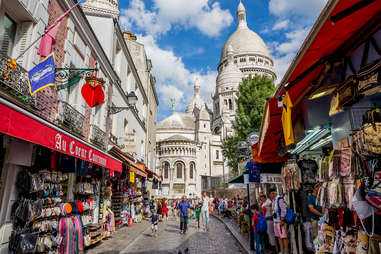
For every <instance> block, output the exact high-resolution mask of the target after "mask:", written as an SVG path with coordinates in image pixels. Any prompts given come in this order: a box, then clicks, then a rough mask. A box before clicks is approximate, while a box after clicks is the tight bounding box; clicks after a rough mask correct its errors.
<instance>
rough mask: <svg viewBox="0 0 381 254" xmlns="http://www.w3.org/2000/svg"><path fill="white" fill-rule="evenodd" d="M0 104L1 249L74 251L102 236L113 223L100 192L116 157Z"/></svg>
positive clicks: (117, 169)
mask: <svg viewBox="0 0 381 254" xmlns="http://www.w3.org/2000/svg"><path fill="white" fill-rule="evenodd" d="M0 107H1V108H0V110H1V112H2V113H4V114H2V117H0V160H1V168H0V172H1V181H0V183H1V186H0V191H1V192H0V193H1V196H0V197H1V198H0V204H1V205H0V207H1V208H0V225H1V228H0V236H1V238H0V239H1V243H0V252H1V253H67V252H68V253H79V252H81V251H83V250H85V248H87V247H90V246H91V245H93V244H95V243H97V242H99V241H101V240H102V239H103V238H104V237H105V236H107V232H109V231H111V230H109V228H110V225H113V224H112V223H110V222H111V221H112V222H113V216H110V214H112V213H111V212H109V213H108V211H109V208H108V207H107V206H106V201H105V200H106V199H107V198H104V196H107V195H105V194H104V193H107V190H108V189H107V187H108V186H111V184H110V182H111V179H112V178H113V177H114V176H115V174H116V173H117V174H121V172H122V163H121V161H119V160H118V159H115V158H114V157H112V156H110V155H108V154H105V153H104V152H102V151H101V150H99V149H97V148H95V147H93V146H92V145H90V144H88V143H85V142H84V141H82V140H80V139H78V138H77V137H75V136H73V135H71V134H70V133H68V132H66V131H64V130H62V129H59V128H58V127H56V126H54V125H52V124H50V123H48V122H46V121H44V120H42V119H40V118H37V117H33V115H31V114H29V115H28V113H27V112H24V111H23V110H20V109H19V108H17V107H15V108H12V107H11V106H6V105H3V104H0ZM1 121H4V122H1ZM20 122H23V123H25V124H23V125H21V124H20Z"/></svg>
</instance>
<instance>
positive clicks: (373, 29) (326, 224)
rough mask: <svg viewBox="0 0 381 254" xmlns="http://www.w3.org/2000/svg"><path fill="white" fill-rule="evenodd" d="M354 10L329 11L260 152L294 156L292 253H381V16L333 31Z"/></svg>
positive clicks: (275, 101)
mask: <svg viewBox="0 0 381 254" xmlns="http://www.w3.org/2000/svg"><path fill="white" fill-rule="evenodd" d="M349 7H350V3H349V2H345V1H337V5H336V6H330V5H328V6H327V7H326V8H325V9H324V10H323V13H322V14H321V18H320V19H319V20H318V21H317V24H315V26H314V27H313V28H312V31H311V33H310V35H309V37H307V39H306V41H308V44H304V45H303V46H302V48H301V49H300V51H299V53H298V55H297V57H296V58H297V61H294V63H293V64H294V65H295V66H291V67H290V69H289V71H288V72H287V73H286V75H285V78H284V80H283V81H282V83H281V84H280V86H279V87H278V88H277V91H276V93H275V94H274V97H272V98H270V99H269V100H268V102H267V104H266V109H265V116H264V123H262V129H261V137H260V140H259V151H260V153H261V152H263V153H266V154H268V153H273V155H274V158H279V157H280V156H281V155H283V154H284V153H285V152H287V154H288V159H287V161H285V162H284V164H283V167H282V182H283V184H282V185H283V193H284V195H285V197H286V200H287V204H288V206H289V207H290V208H291V209H292V210H293V211H294V212H295V213H296V221H295V222H294V223H293V224H290V225H289V235H288V237H289V239H290V253H340V254H341V253H360V254H368V253H381V250H380V246H381V245H380V244H381V227H380V226H377V225H380V223H381V190H380V187H379V186H380V183H381V50H380V49H381V30H380V20H379V16H378V17H376V13H377V12H379V11H380V9H381V6H380V3H379V2H378V3H376V2H374V3H373V4H369V5H366V6H364V7H361V8H357V9H356V8H355V9H353V10H354V11H353V12H351V13H350V14H346V15H344V14H343V15H344V17H345V18H342V19H341V18H340V21H337V22H331V21H332V18H333V17H335V15H336V14H337V13H339V10H345V9H347V8H349ZM334 14H335V15H334ZM324 17H330V19H331V20H329V19H325V18H324ZM337 18H338V17H337ZM343 31H352V32H346V33H344V32H343ZM334 38H335V39H334ZM337 38H340V39H337ZM312 52H313V53H312ZM277 126H280V127H277ZM297 204H298V205H297ZM299 204H305V205H303V206H300V205H299ZM308 205H309V206H308ZM311 206H312V207H313V210H317V211H318V212H319V213H320V214H321V216H317V215H316V213H314V212H312V211H311V209H310V207H311Z"/></svg>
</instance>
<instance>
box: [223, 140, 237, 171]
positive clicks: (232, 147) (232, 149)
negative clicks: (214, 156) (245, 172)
mask: <svg viewBox="0 0 381 254" xmlns="http://www.w3.org/2000/svg"><path fill="white" fill-rule="evenodd" d="M239 141H241V140H240V139H239V138H238V137H237V136H236V135H234V136H228V137H226V138H225V139H224V140H223V142H222V155H223V156H224V158H225V159H227V161H228V166H229V168H231V169H232V171H233V174H236V173H237V172H238V163H240V162H241V154H240V152H239V151H238V149H237V143H238V142H239Z"/></svg>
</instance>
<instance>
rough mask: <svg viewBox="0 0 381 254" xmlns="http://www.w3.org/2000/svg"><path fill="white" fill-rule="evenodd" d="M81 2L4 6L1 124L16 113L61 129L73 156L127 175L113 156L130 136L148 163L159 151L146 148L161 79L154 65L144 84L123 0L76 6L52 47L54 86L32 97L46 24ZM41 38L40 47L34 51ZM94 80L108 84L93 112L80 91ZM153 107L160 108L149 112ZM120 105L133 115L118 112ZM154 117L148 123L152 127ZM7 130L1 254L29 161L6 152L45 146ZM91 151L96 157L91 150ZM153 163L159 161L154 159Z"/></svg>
mask: <svg viewBox="0 0 381 254" xmlns="http://www.w3.org/2000/svg"><path fill="white" fill-rule="evenodd" d="M76 3H77V1H75V0H41V1H29V0H14V1H0V77H1V78H0V115H1V116H2V120H4V119H7V118H6V117H8V116H10V113H9V112H12V113H14V114H22V115H23V116H24V117H25V119H28V120H29V121H32V122H34V123H36V124H37V123H38V124H39V126H43V127H44V128H46V129H49V130H51V131H53V130H54V131H57V135H61V136H60V137H62V136H63V137H66V138H68V139H70V140H72V141H71V142H70V146H69V144H67V145H68V146H64V147H65V149H66V147H68V148H67V149H68V150H65V152H66V153H69V156H70V155H72V156H74V155H76V156H77V158H78V156H82V157H83V158H85V159H87V162H90V163H92V161H94V160H93V158H96V159H97V160H102V161H101V163H98V165H99V164H102V163H103V162H104V161H103V157H104V158H107V160H111V161H113V162H114V163H116V165H118V169H119V171H120V172H121V171H122V162H121V160H120V159H118V158H116V157H114V156H113V155H110V154H109V153H108V152H109V150H110V149H111V148H118V149H120V150H122V151H123V150H124V151H125V152H127V151H126V150H125V149H126V137H127V136H128V135H132V134H133V137H134V140H133V143H134V144H136V145H135V146H134V147H135V149H136V154H137V156H136V157H139V158H138V159H139V160H140V161H141V162H143V163H144V164H147V161H149V159H148V158H149V156H148V154H149V153H151V154H152V153H153V152H152V147H151V148H147V147H148V146H147V140H148V141H150V140H151V142H153V144H154V142H155V141H154V140H153V139H152V135H153V134H152V132H154V131H155V128H154V125H155V122H156V110H157V102H156V103H155V98H152V97H154V96H156V91H155V85H154V80H155V79H154V77H153V76H152V75H151V74H150V72H149V70H148V69H150V68H147V70H148V74H147V77H148V78H146V79H145V83H144V84H143V83H142V81H141V77H140V74H139V73H138V70H137V67H136V66H135V63H134V60H133V57H132V55H131V53H130V50H129V48H128V47H127V43H126V40H125V35H124V34H123V32H122V31H121V30H120V28H119V25H118V17H119V11H118V1H117V0H113V1H111V0H110V1H109V0H97V1H91V0H89V1H86V2H85V3H84V4H83V6H82V7H83V8H81V7H76V8H74V9H73V10H72V11H71V12H70V14H69V15H67V16H66V17H65V18H63V20H62V21H61V23H60V25H59V29H58V32H57V36H56V38H55V41H54V43H53V45H52V50H51V51H52V52H54V54H55V68H56V77H55V85H54V86H49V87H46V88H44V89H42V90H40V91H39V92H37V93H36V94H34V95H31V94H30V92H29V87H28V82H27V79H26V75H27V70H30V69H32V68H33V67H34V66H36V65H37V64H38V63H39V62H40V61H41V60H42V58H41V57H40V56H39V55H38V54H37V49H38V46H39V43H38V42H39V38H41V36H42V35H43V34H44V31H45V29H46V28H47V27H49V26H50V25H52V24H53V23H54V22H55V20H56V19H57V18H58V17H60V16H61V15H62V14H64V13H65V12H66V11H67V10H69V9H70V8H71V7H72V6H73V5H75V4H76ZM101 33H102V34H101ZM34 41H36V42H37V43H35V44H34V45H32V46H31V47H30V48H29V49H28V47H29V46H30V45H31V44H32V42H34ZM27 49H28V50H27ZM25 50H27V51H25ZM24 51H25V53H24V54H22V55H21V53H22V52H24ZM10 59H15V60H16V62H17V64H16V66H15V67H12V69H10V65H9V60H10ZM147 62H148V61H147ZM59 68H61V69H59ZM69 68H70V70H69ZM65 69H66V70H65ZM74 70H76V71H74ZM90 76H92V77H93V76H96V77H97V78H100V79H103V81H104V83H103V85H102V87H101V88H102V91H103V93H104V102H103V103H101V104H100V105H97V106H94V107H90V106H89V105H88V104H87V103H86V101H85V99H84V98H83V96H82V94H81V89H82V88H83V85H84V84H85V83H86V82H87V80H86V78H87V77H90ZM131 92H134V93H135V94H136V96H137V98H138V101H137V104H136V105H135V106H134V107H131V105H130V104H129V101H128V98H127V96H128V94H130V93H131ZM156 99H157V98H156ZM151 102H154V105H153V106H152V107H149V106H148V105H149V104H150V103H151ZM115 107H120V108H129V110H123V111H121V112H118V113H116V112H115V114H114V113H113V110H112V108H115ZM148 112H151V113H150V114H149V116H150V118H147V115H148ZM147 119H149V121H150V122H149V124H147V123H146V122H147ZM8 120H9V119H8ZM8 120H7V121H8ZM22 125H23V123H22V122H20V123H17V125H16V126H13V127H14V128H16V129H17V128H18V127H20V128H21V129H22V128H23V126H22ZM152 126H153V127H152ZM148 128H152V130H151V129H150V130H148ZM0 129H1V130H0V139H1V140H0V253H8V242H9V236H10V234H11V232H12V223H11V208H12V205H13V203H14V202H15V200H17V192H16V187H15V184H14V183H15V182H16V178H17V175H18V173H19V172H20V171H22V170H23V168H24V167H25V166H27V165H26V164H28V163H25V160H10V159H9V158H8V157H7V155H6V154H7V152H8V151H12V150H13V149H16V148H17V149H19V147H29V148H30V147H33V149H34V148H35V147H37V145H42V144H40V143H30V142H29V143H28V142H27V141H28V140H29V139H24V140H22V139H16V138H13V137H11V136H10V135H9V134H7V131H8V130H7V129H5V130H4V128H0ZM36 131H38V130H36ZM151 131H152V132H151ZM3 132H4V133H5V134H4V133H3ZM41 137H42V138H43V135H41ZM57 137H58V136H57ZM148 137H151V139H149V138H148ZM25 140H26V141H25ZM152 140H153V141H152ZM45 141H46V140H42V141H41V142H45ZM49 142H50V143H49V145H52V144H53V145H52V146H53V147H54V144H56V148H57V144H58V143H55V142H58V141H57V140H54V139H53V140H50V141H49ZM59 142H60V141H59ZM19 144H22V146H20V145H19ZM74 144H80V146H81V147H82V148H83V149H82V150H81V149H79V148H78V149H77V150H76V149H74V150H72V149H73V148H74ZM42 146H43V145H42ZM85 148H86V149H88V150H85ZM33 149H31V150H25V149H22V150H20V151H19V154H22V156H23V157H24V158H30V160H32V159H31V158H32V155H33V151H32V150H33ZM57 149H58V148H57ZM69 149H70V150H69ZM150 149H151V150H150ZM87 151H91V153H90V152H89V153H86V152H87ZM149 151H151V152H149ZM153 154H154V153H153ZM95 155H96V156H97V157H95ZM91 156H92V157H91ZM129 158H130V159H131V158H132V159H131V161H133V159H134V158H133V157H129ZM151 160H154V159H152V156H151ZM97 162H98V161H97ZM94 163H95V162H94ZM29 164H30V163H29ZM29 166H30V165H29ZM119 166H120V167H119ZM146 166H149V165H146ZM151 166H152V165H151ZM152 167H153V166H152ZM105 168H106V167H105ZM107 170H108V172H114V169H113V167H112V166H107ZM143 171H144V170H143ZM110 174H111V173H110ZM143 174H144V172H143ZM73 179H75V178H73ZM68 198H69V199H73V197H68Z"/></svg>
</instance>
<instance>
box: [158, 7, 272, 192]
mask: <svg viewBox="0 0 381 254" xmlns="http://www.w3.org/2000/svg"><path fill="white" fill-rule="evenodd" d="M237 19H238V26H237V29H236V30H235V31H234V32H233V34H231V35H230V37H229V38H228V39H227V41H226V42H225V45H224V47H223V49H222V52H221V58H220V61H219V63H218V66H217V70H218V76H217V80H216V90H215V93H214V95H213V96H212V99H213V109H212V110H210V109H208V107H207V105H206V104H205V102H204V101H203V100H202V98H201V97H200V86H199V84H198V83H197V82H196V83H195V86H194V90H195V92H194V97H193V99H192V101H191V102H190V103H189V104H188V105H187V107H186V113H178V112H176V113H173V114H172V115H171V116H169V117H168V118H166V119H164V120H163V121H161V122H160V123H159V124H158V127H157V134H156V139H157V156H158V158H157V167H159V168H161V172H162V175H163V195H169V196H170V197H179V196H181V195H182V194H187V195H190V194H191V196H196V195H198V196H199V195H200V194H201V191H202V190H207V191H209V192H213V190H216V189H217V188H218V187H221V185H222V184H223V183H226V182H227V180H228V179H229V177H231V172H230V169H229V167H228V166H227V163H226V162H225V161H224V159H223V156H222V148H221V146H222V141H223V139H224V138H225V137H227V136H228V135H232V134H233V129H232V122H233V121H234V119H235V117H236V99H237V98H238V92H239V90H238V87H239V84H240V83H241V82H242V79H243V78H245V77H248V76H249V75H252V76H255V75H267V76H268V77H270V78H273V79H275V78H276V75H275V72H274V62H273V59H272V58H271V56H270V54H269V51H268V49H267V47H266V44H265V43H264V41H263V40H262V39H261V37H259V35H258V34H256V33H255V32H254V31H252V30H251V29H250V28H249V27H248V25H247V21H246V10H245V7H244V5H243V4H242V2H240V3H239V5H238V8H237Z"/></svg>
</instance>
